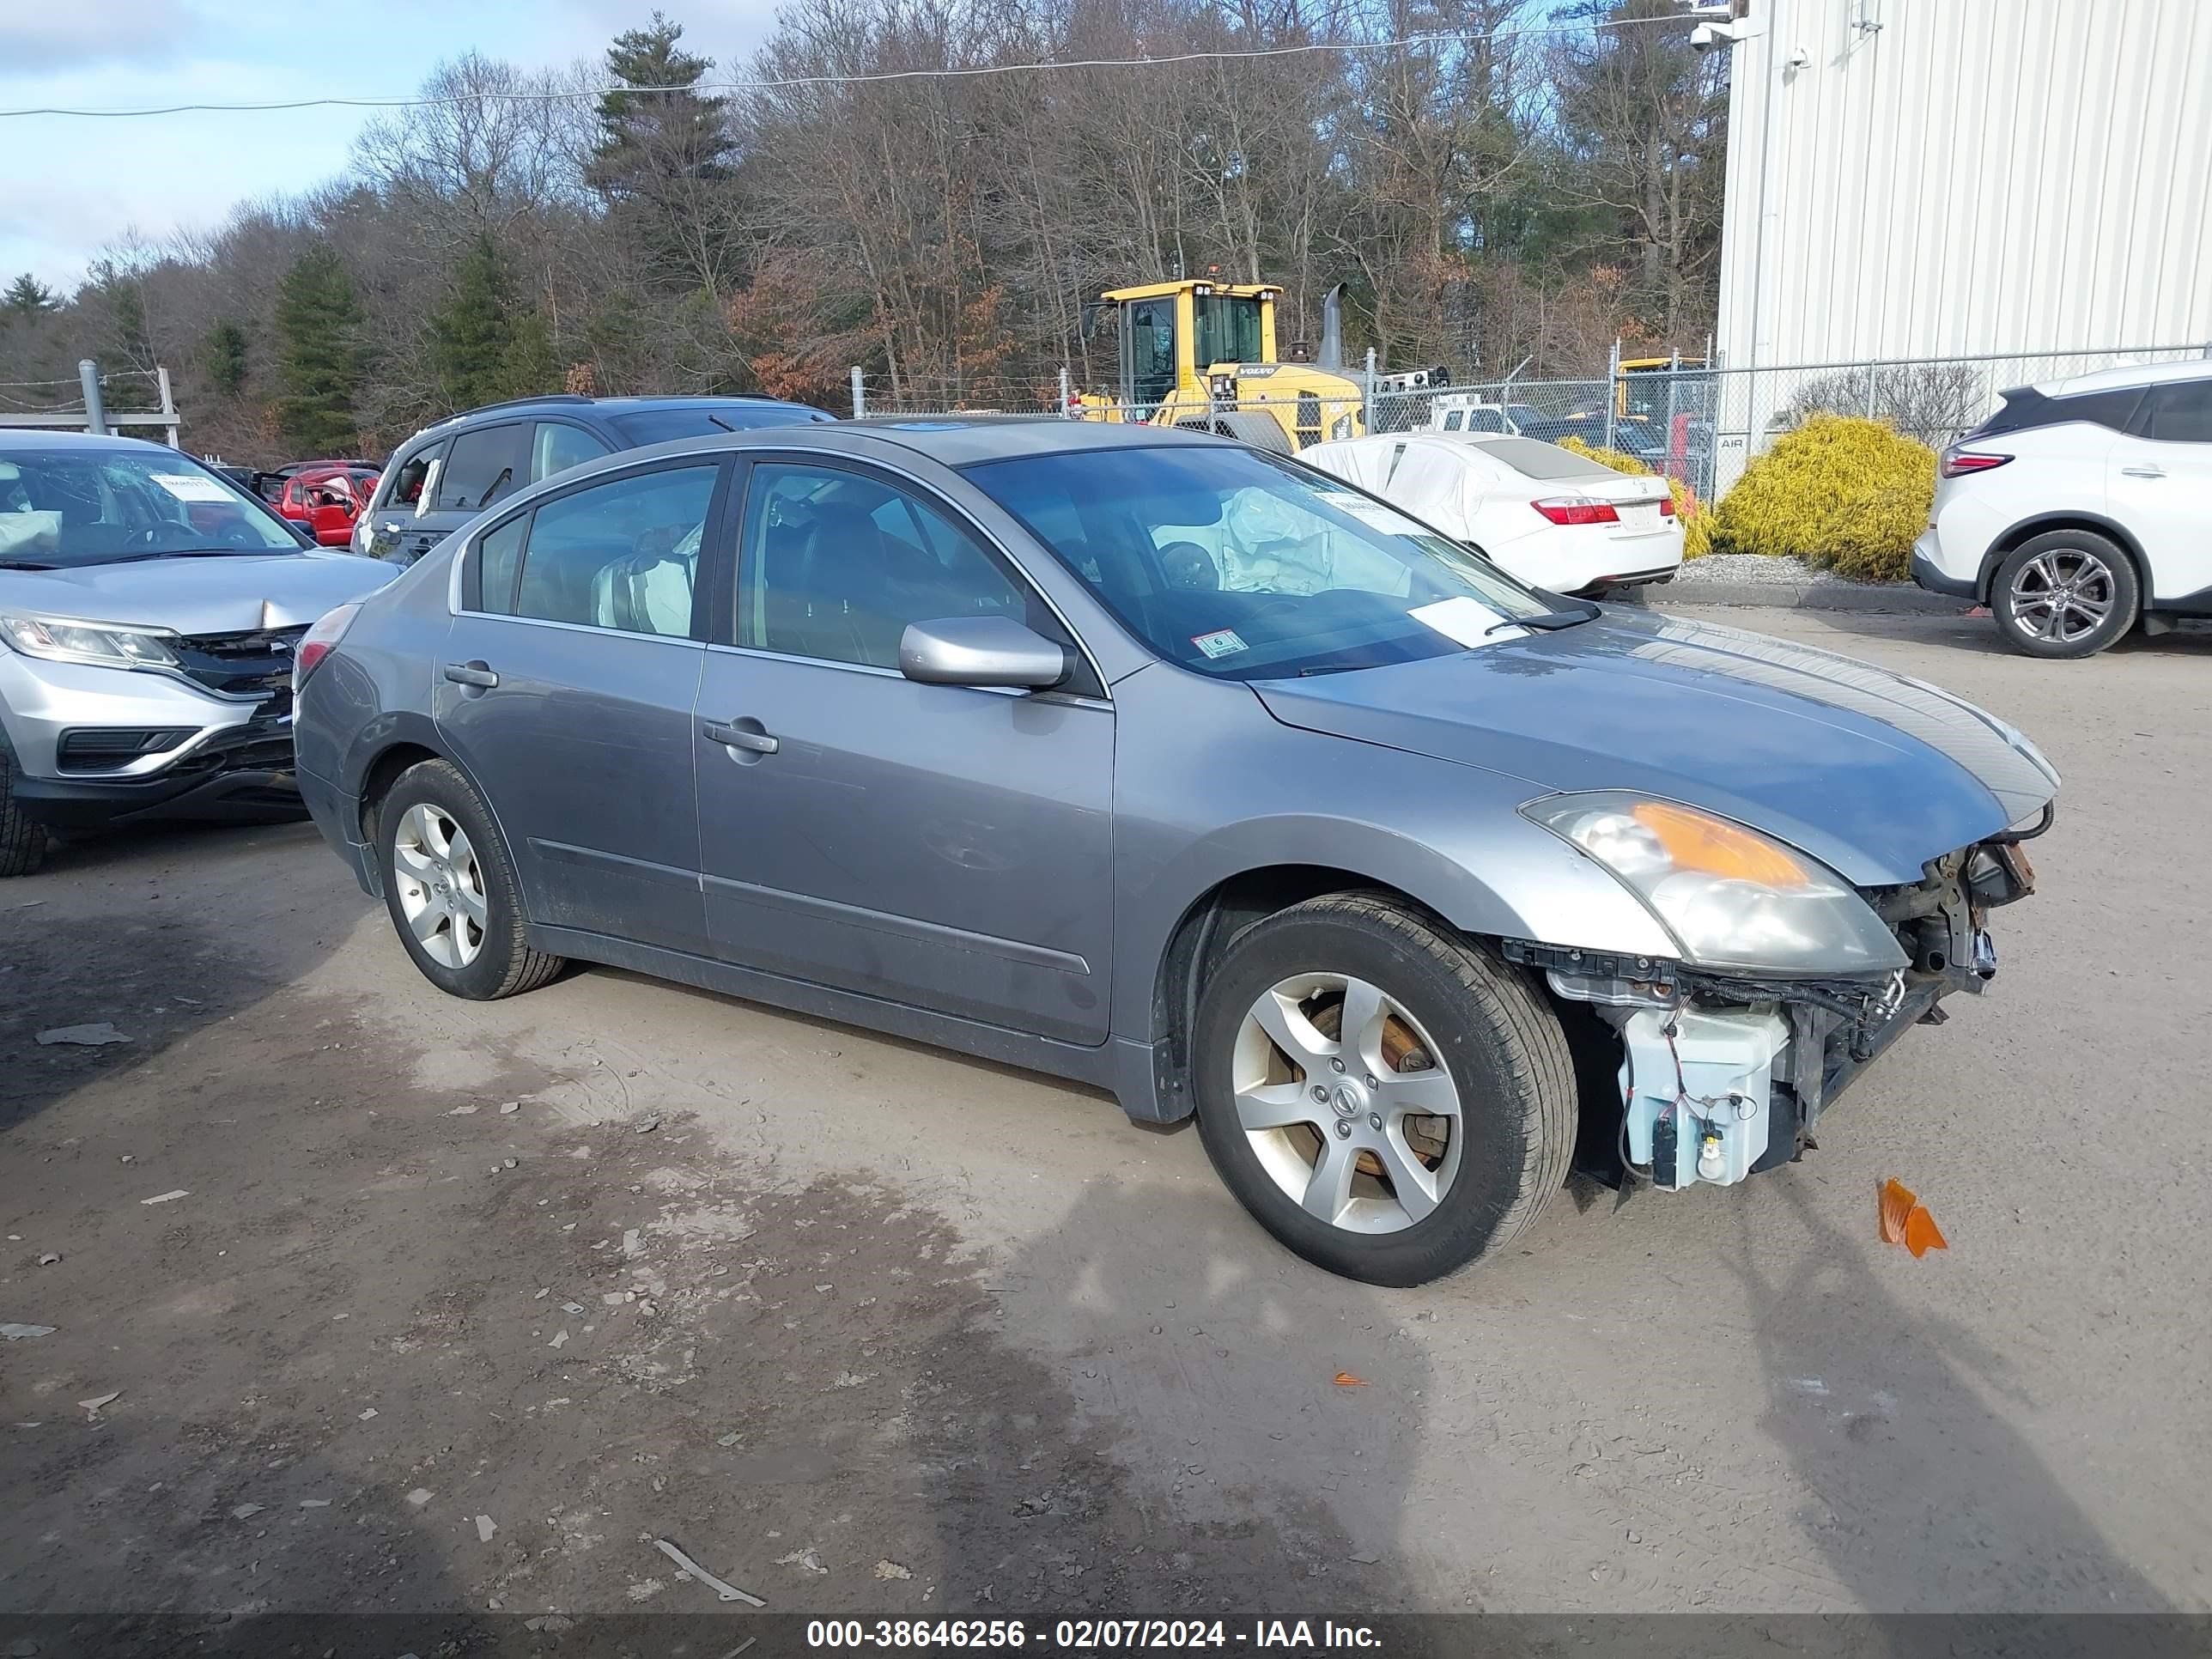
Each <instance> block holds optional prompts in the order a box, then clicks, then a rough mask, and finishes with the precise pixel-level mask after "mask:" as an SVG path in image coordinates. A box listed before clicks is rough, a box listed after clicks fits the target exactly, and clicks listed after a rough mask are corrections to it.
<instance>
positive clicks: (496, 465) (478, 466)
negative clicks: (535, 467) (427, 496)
mask: <svg viewBox="0 0 2212 1659" xmlns="http://www.w3.org/2000/svg"><path fill="white" fill-rule="evenodd" d="M529 482H530V425H529V422H526V421H518V422H513V423H512V424H509V425H506V426H487V427H479V428H477V429H476V430H475V431H473V432H464V433H461V434H459V435H457V436H456V437H455V438H454V439H453V453H452V454H451V455H450V456H448V457H447V460H446V464H445V465H444V466H442V467H441V468H440V469H439V470H438V477H437V481H436V483H435V484H433V485H432V486H431V489H432V490H433V492H434V494H435V496H436V500H435V501H434V502H433V503H432V505H433V506H434V507H435V508H436V509H437V510H438V511H439V512H441V513H481V512H483V510H484V508H486V507H489V506H491V505H492V504H493V503H494V502H495V501H498V500H499V499H500V498H501V496H504V495H513V493H514V492H515V491H516V490H518V489H521V488H522V487H523V485H525V484H526V483H529Z"/></svg>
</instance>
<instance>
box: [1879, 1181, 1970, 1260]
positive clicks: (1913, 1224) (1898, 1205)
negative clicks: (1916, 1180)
mask: <svg viewBox="0 0 2212 1659" xmlns="http://www.w3.org/2000/svg"><path fill="white" fill-rule="evenodd" d="M1875 1200H1876V1206H1875V1214H1876V1217H1877V1219H1878V1220H1879V1222H1880V1224H1881V1242H1882V1243H1885V1244H1902V1245H1904V1246H1905V1249H1908V1250H1910V1251H1911V1252H1912V1254H1913V1255H1915V1256H1916V1257H1917V1256H1923V1255H1927V1254H1928V1252H1929V1251H1930V1250H1948V1249H1950V1248H1951V1245H1950V1242H1949V1241H1948V1239H1946V1238H1945V1237H1943V1230H1942V1228H1941V1227H1938V1226H1937V1225H1936V1218H1935V1217H1934V1216H1932V1215H1930V1214H1929V1213H1928V1206H1926V1205H1924V1204H1923V1203H1922V1202H1921V1201H1920V1200H1919V1199H1918V1197H1917V1196H1916V1195H1915V1194H1914V1193H1913V1190H1912V1188H1910V1187H1908V1186H1906V1185H1905V1183H1904V1182H1901V1181H1895V1180H1892V1181H1887V1182H1883V1183H1882V1185H1881V1187H1880V1188H1878V1189H1877V1190H1876V1193H1875Z"/></svg>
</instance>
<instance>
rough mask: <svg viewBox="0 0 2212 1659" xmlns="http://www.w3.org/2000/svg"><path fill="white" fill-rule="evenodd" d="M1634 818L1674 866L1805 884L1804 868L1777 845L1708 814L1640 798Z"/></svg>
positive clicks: (1782, 884)
mask: <svg viewBox="0 0 2212 1659" xmlns="http://www.w3.org/2000/svg"><path fill="white" fill-rule="evenodd" d="M1635 817H1636V821H1637V822H1638V823H1640V824H1642V825H1643V826H1644V828H1645V829H1649V830H1650V832H1651V833H1652V834H1653V835H1654V836H1656V837H1657V838H1658V841H1659V844H1660V845H1661V846H1662V847H1663V848H1666V849H1667V856H1668V858H1670V859H1672V860H1674V867H1675V868H1676V869H1678V870H1695V871H1698V872H1700V873H1701V874H1705V875H1708V876H1726V877H1729V878H1734V879H1735V880H1738V881H1755V882H1757V883H1759V884H1760V885H1761V886H1763V887H1778V888H1791V887H1804V886H1808V885H1810V882H1809V881H1808V878H1807V876H1806V874H1805V868H1804V866H1802V865H1801V864H1799V863H1798V862H1797V860H1795V859H1793V858H1791V857H1790V855H1789V854H1787V853H1784V852H1783V851H1782V850H1781V849H1780V848H1776V847H1772V846H1770V845H1769V844H1768V843H1767V842H1764V841H1762V840H1760V839H1759V837H1758V836H1754V835H1753V834H1752V833H1751V832H1750V831H1749V830H1747V829H1737V828H1736V827H1735V825H1734V824H1732V823H1722V822H1721V821H1720V820H1719V819H1717V818H1709V817H1706V816H1705V814H1704V813H1703V812H1693V811H1691V810H1690V809H1689V808H1688V807H1686V806H1672V805H1668V804H1667V803H1666V802H1665V801H1656V800H1647V801H1639V802H1638V803H1637V805H1636V807H1635Z"/></svg>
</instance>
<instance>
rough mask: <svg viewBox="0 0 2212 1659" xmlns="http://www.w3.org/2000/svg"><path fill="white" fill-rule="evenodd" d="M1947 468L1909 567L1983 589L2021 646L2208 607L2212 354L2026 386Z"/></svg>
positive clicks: (2159, 623)
mask: <svg viewBox="0 0 2212 1659" xmlns="http://www.w3.org/2000/svg"><path fill="white" fill-rule="evenodd" d="M1937 474H1938V477H1937V481H1936V502H1935V506H1934V507H1933V508H1932V510H1931V511H1930V512H1929V526H1928V529H1927V531H1926V532H1925V533H1924V534H1923V535H1922V537H1921V538H1920V540H1919V541H1918V543H1917V544H1915V546H1914V547H1913V550H1912V579H1913V580H1915V581H1917V582H1918V583H1919V584H1920V585H1921V586H1923V587H1924V588H1927V589H1929V591H1930V592H1936V593H1948V594H1950V595H1952V596H1953V597H1954V598H1957V599H1975V600H1978V601H1980V602H1982V603H1984V604H1986V605H1988V606H1989V607H1990V611H1992V612H1993V613H1994V614H1995V615H1996V619H1997V631H1998V632H1999V633H2000V634H2001V635H2002V636H2003V638H2004V641H2005V643H2006V644H2008V645H2009V646H2011V647H2013V648H2014V649H2015V650H2016V651H2024V652H2026V653H2028V654H2029V655H2030V656H2035V657H2087V656H2090V655H2093V654H2094V653H2097V652H2099V651H2102V650H2103V649H2104V648H2105V647H2106V646H2108V645H2110V644H2112V641H2115V640H2117V639H2118V638H2120V637H2121V635H2124V634H2125V633H2127V631H2128V630H2129V629H2131V628H2133V627H2134V626H2135V625H2136V623H2137V622H2138V621H2140V622H2141V623H2142V625H2143V629H2144V631H2145V632H2147V633H2154V634H2155V633H2163V632H2165V631H2166V629H2169V628H2171V627H2172V625H2173V622H2174V619H2175V618H2177V617H2212V361H2204V360H2196V361H2191V362H2174V363H2156V364H2151V365H2148V366H2146V367H2141V368H2112V369H2106V370H2105V371H2103V372H2102V373H2101V374H2081V375H2077V376H2075V378H2074V379H2072V380H2053V381H2050V382H2048V383H2046V384H2045V385H2043V386H2020V387H2017V388H2015V390H2013V391H2010V392H2006V393H2005V394H2004V404H2003V407H2002V408H2001V409H1999V410H1997V412H1996V414H1994V415H1992V416H1990V418H1989V419H1988V420H1986V421H1984V422H1982V424H1981V425H1980V426H1978V427H1977V428H1975V429H1974V430H1973V431H1972V432H1970V433H1968V434H1967V435H1966V436H1965V437H1963V438H1961V439H1960V440H1959V441H1958V442H1956V443H1954V444H1953V445H1952V446H1951V447H1949V448H1948V449H1947V450H1945V451H1944V452H1943V456H1942V462H1941V464H1940V465H1939V466H1938V467H1937Z"/></svg>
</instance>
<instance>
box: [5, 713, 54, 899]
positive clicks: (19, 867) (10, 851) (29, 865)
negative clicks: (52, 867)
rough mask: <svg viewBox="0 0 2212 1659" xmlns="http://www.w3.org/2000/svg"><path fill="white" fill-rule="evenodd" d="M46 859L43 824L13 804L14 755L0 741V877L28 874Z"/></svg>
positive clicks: (44, 826)
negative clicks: (27, 815)
mask: <svg viewBox="0 0 2212 1659" xmlns="http://www.w3.org/2000/svg"><path fill="white" fill-rule="evenodd" d="M45 862H46V825H45V824H43V823H39V822H37V821H36V820H35V819H33V818H30V817H26V816H25V815H24V811H23V809H22V808H21V806H19V805H16V804H15V756H14V755H12V754H11V753H9V750H8V746H7V744H5V743H0V878H6V877H9V876H27V875H30V874H31V873H32V872H34V871H36V870H37V869H38V867H39V866H40V865H41V864H44V863H45Z"/></svg>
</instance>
